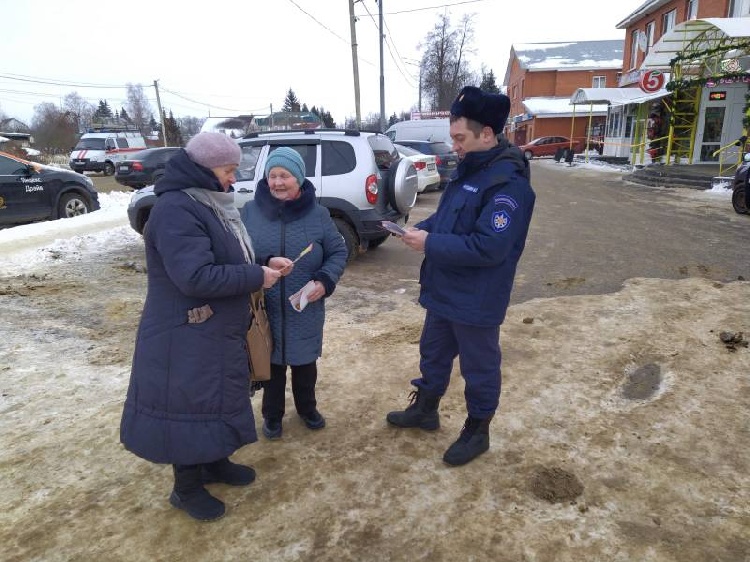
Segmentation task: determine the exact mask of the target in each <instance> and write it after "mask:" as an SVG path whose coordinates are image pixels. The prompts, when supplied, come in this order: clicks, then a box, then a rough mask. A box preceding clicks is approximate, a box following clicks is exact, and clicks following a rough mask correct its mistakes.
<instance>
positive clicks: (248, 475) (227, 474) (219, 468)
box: [201, 458, 255, 486]
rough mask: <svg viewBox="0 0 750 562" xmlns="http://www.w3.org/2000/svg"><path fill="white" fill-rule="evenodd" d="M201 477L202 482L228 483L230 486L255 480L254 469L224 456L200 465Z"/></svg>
mask: <svg viewBox="0 0 750 562" xmlns="http://www.w3.org/2000/svg"><path fill="white" fill-rule="evenodd" d="M201 477H202V479H203V483H204V484H213V483H214V482H219V483H221V484H229V485H230V486H247V485H248V484H252V483H253V481H254V480H255V470H253V468H252V467H250V466H243V465H241V464H236V463H233V462H232V461H230V460H229V459H228V458H224V459H221V460H218V461H214V462H210V463H208V464H202V465H201Z"/></svg>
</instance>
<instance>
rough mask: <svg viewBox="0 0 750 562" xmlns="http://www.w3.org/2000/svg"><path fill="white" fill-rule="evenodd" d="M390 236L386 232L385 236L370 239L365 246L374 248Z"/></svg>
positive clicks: (370, 248)
mask: <svg viewBox="0 0 750 562" xmlns="http://www.w3.org/2000/svg"><path fill="white" fill-rule="evenodd" d="M390 237H391V235H390V234H386V235H385V236H381V237H380V238H375V239H373V240H370V241H369V242H368V246H367V248H368V249H369V250H374V249H375V248H377V247H378V246H380V245H381V244H382V243H383V242H385V241H386V240H388V239H389V238H390Z"/></svg>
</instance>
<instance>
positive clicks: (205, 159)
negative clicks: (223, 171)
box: [185, 133, 242, 168]
mask: <svg viewBox="0 0 750 562" xmlns="http://www.w3.org/2000/svg"><path fill="white" fill-rule="evenodd" d="M185 151H186V152H187V153H188V156H190V159H191V160H192V161H193V162H195V163H196V164H200V165H201V166H205V167H206V168H218V167H220V166H230V165H232V164H235V165H239V163H240V157H241V156H242V151H241V150H240V145H238V144H237V143H236V142H235V140H234V139H232V138H231V137H229V136H227V135H225V134H224V133H198V134H197V135H195V136H194V137H193V138H192V139H190V140H189V141H188V143H187V145H186V146H185Z"/></svg>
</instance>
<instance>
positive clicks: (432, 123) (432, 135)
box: [385, 117, 453, 146]
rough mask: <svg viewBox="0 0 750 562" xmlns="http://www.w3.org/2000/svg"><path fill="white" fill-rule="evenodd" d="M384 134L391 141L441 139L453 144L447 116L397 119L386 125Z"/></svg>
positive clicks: (450, 144)
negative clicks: (408, 119)
mask: <svg viewBox="0 0 750 562" xmlns="http://www.w3.org/2000/svg"><path fill="white" fill-rule="evenodd" d="M385 134H386V135H387V136H388V137H390V139H391V140H392V141H393V142H398V141H399V140H425V141H442V142H444V143H446V144H447V145H448V146H453V141H452V140H451V134H450V120H449V119H448V118H447V117H445V118H441V119H416V120H412V121H399V122H398V123H394V124H393V125H391V126H390V127H388V129H387V130H386V131H385Z"/></svg>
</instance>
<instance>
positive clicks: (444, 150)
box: [397, 140, 458, 188]
mask: <svg viewBox="0 0 750 562" xmlns="http://www.w3.org/2000/svg"><path fill="white" fill-rule="evenodd" d="M397 142H398V144H400V145H402V146H408V147H409V148H413V149H414V150H418V151H419V152H421V153H422V154H433V155H435V159H436V160H437V169H438V172H439V173H440V187H441V188H444V187H445V186H446V184H447V183H448V181H450V179H451V176H452V175H453V172H454V171H455V170H456V167H457V166H458V154H456V153H455V152H453V149H452V148H451V146H450V145H449V144H447V143H445V142H443V141H423V140H398V141H397Z"/></svg>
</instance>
